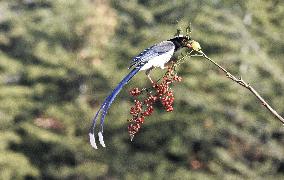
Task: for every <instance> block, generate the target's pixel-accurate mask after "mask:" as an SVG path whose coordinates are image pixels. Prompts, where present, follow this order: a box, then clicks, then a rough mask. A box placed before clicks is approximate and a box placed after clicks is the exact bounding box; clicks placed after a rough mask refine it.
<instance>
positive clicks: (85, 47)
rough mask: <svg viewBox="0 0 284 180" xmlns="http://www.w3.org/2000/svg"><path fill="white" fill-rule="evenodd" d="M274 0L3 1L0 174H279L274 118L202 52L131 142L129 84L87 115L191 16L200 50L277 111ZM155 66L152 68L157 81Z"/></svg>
mask: <svg viewBox="0 0 284 180" xmlns="http://www.w3.org/2000/svg"><path fill="white" fill-rule="evenodd" d="M283 17H284V6H283V2H281V1H280V0H270V1H266V0H257V1H252V0H251V1H244V0H241V1H233V0H226V1H225V0H215V1H209V0H192V1H185V0H176V1H161V0H155V1H154V0H133V1H126V0H122V1H116V0H112V1H103V0H95V1H94V0H82V1H76V0H69V1H65V0H46V1H43V0H13V1H10V0H2V1H1V2H0V124H1V126H0V167H1V168H0V179H5V180H6V179H96V178H100V179H259V178H260V179H262V178H263V179H283V178H284V130H283V126H281V124H280V123H279V122H278V121H277V120H275V119H274V117H273V116H272V115H271V114H269V112H268V111H266V109H265V108H263V107H262V106H261V105H260V103H259V102H258V101H257V100H256V99H255V97H253V96H252V95H251V94H250V93H249V92H248V91H247V90H245V89H243V88H242V87H240V86H238V85H237V84H235V83H233V82H231V81H229V80H228V79H226V78H224V76H223V74H222V73H221V72H219V71H218V70H217V69H216V68H215V67H214V66H212V65H210V64H208V63H207V62H206V61H205V60H203V59H201V58H197V57H196V58H191V59H190V60H188V62H187V63H184V64H182V66H180V67H179V70H178V72H179V74H180V75H181V76H182V77H183V81H182V83H180V84H177V85H176V86H175V87H174V91H175V98H176V101H175V105H174V108H175V110H174V112H172V113H165V112H164V110H163V109H158V110H157V111H156V112H155V113H154V116H152V117H151V118H149V119H147V121H146V122H145V124H143V128H142V130H141V131H140V133H139V134H138V135H137V136H136V137H135V139H134V141H133V142H130V140H129V137H128V133H127V122H126V120H127V118H129V117H130V115H129V114H128V112H129V108H130V106H131V98H130V97H129V96H128V93H127V92H128V89H130V88H131V87H145V86H148V85H149V82H148V81H147V78H146V77H145V75H144V74H143V73H139V74H138V76H136V77H134V78H133V80H132V81H131V82H130V83H129V84H128V85H127V86H126V88H125V89H124V90H123V91H122V92H121V94H120V95H119V96H118V98H117V99H116V101H115V103H114V104H113V105H112V107H111V109H110V112H109V113H108V115H107V119H106V127H105V142H106V144H107V148H100V149H99V150H94V149H92V148H91V146H90V145H89V144H88V136H87V134H88V129H89V127H90V123H91V119H92V117H93V115H94V113H95V112H96V110H97V109H98V107H99V106H100V103H102V102H103V100H104V98H105V97H106V96H107V94H108V93H109V92H110V91H111V90H112V88H114V87H115V85H116V84H117V83H118V82H119V81H120V80H121V79H122V77H123V76H124V75H125V74H126V73H127V67H128V63H129V62H130V60H131V58H132V57H134V56H135V55H137V54H138V53H139V52H140V51H142V50H143V49H144V48H146V47H149V46H150V45H152V44H154V43H157V42H159V41H162V40H165V39H168V38H170V37H172V35H173V34H174V33H175V31H176V20H180V21H179V25H180V26H182V27H185V26H186V25H187V24H188V23H189V22H190V21H191V22H192V26H193V34H192V36H193V38H194V39H195V40H197V41H199V42H200V44H201V46H202V47H203V50H204V52H206V53H207V54H208V55H209V56H210V57H211V58H213V59H214V60H216V61H217V62H218V63H220V64H222V65H223V66H224V67H226V68H227V69H228V70H229V71H231V72H232V73H233V74H236V75H238V76H242V77H243V78H244V79H245V80H246V81H248V82H250V83H251V84H252V85H253V87H255V88H256V89H257V90H258V91H259V93H260V94H261V95H263V96H264V98H265V99H267V101H268V102H269V103H270V104H271V105H272V106H273V107H275V108H276V109H277V111H278V112H279V113H280V114H281V115H282V116H283V115H284V103H283V102H284V94H283V92H284V78H283V77H284V61H283V53H284V51H283V49H284V40H283V39H284V37H283V35H284V34H283V29H284V18H283ZM161 73H162V72H161V70H155V72H154V74H155V75H156V76H157V77H158V76H159V75H161Z"/></svg>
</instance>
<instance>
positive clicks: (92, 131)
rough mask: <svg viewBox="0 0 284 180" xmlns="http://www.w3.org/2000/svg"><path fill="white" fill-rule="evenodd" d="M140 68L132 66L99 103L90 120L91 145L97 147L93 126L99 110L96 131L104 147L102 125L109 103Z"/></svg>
mask: <svg viewBox="0 0 284 180" xmlns="http://www.w3.org/2000/svg"><path fill="white" fill-rule="evenodd" d="M139 70H140V68H134V69H133V70H132V71H131V72H130V73H129V74H128V75H127V76H125V77H124V78H123V79H122V81H121V82H120V83H119V84H118V85H117V86H116V88H115V89H114V90H113V91H112V93H111V94H110V95H109V96H108V97H107V98H106V99H105V101H104V102H103V104H102V105H101V107H100V109H99V110H98V112H97V113H96V115H95V117H94V119H93V122H92V126H91V129H90V133H89V136H90V143H91V145H92V146H93V147H94V148H95V149H97V145H96V142H95V138H94V131H95V126H96V122H97V119H98V116H99V114H100V112H102V114H101V122H100V131H99V133H98V135H99V141H100V144H101V145H102V146H103V147H105V143H104V141H103V136H102V133H103V125H104V120H105V116H106V114H107V112H108V109H109V108H110V105H111V104H112V102H113V101H114V99H115V97H116V96H117V95H118V93H119V92H120V91H121V89H122V88H123V87H124V86H125V85H126V84H127V83H128V81H129V80H130V79H131V78H132V77H133V76H134V75H135V74H136V73H137V72H138V71H139Z"/></svg>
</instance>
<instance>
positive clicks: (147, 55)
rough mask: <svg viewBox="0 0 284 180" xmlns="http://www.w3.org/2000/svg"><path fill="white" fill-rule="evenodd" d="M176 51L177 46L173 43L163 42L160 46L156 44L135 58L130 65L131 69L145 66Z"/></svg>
mask: <svg viewBox="0 0 284 180" xmlns="http://www.w3.org/2000/svg"><path fill="white" fill-rule="evenodd" d="M174 49H175V45H174V43H173V42H171V41H162V42H160V43H158V44H155V45H153V46H151V47H149V48H147V49H145V50H144V51H142V52H141V53H140V54H139V55H138V56H136V57H134V58H133V59H132V61H131V63H130V67H129V69H130V68H131V67H133V66H134V67H137V66H143V65H144V64H145V63H147V62H148V61H149V60H151V59H153V58H155V57H157V56H159V55H162V54H164V53H167V52H170V51H171V50H174Z"/></svg>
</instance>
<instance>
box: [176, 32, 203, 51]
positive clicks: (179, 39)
mask: <svg viewBox="0 0 284 180" xmlns="http://www.w3.org/2000/svg"><path fill="white" fill-rule="evenodd" d="M170 41H172V42H173V43H174V44H175V50H178V49H180V48H183V47H187V48H190V49H193V50H195V51H197V52H199V51H201V46H200V44H199V43H198V42H197V41H195V40H192V39H191V38H190V37H189V36H188V35H186V36H184V35H178V36H175V37H174V38H172V39H170Z"/></svg>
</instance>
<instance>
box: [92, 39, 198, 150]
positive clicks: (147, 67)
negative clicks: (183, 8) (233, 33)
mask: <svg viewBox="0 0 284 180" xmlns="http://www.w3.org/2000/svg"><path fill="white" fill-rule="evenodd" d="M183 47H188V48H192V49H193V50H196V51H199V50H201V48H200V45H199V43H198V42H196V41H194V40H192V39H191V38H190V37H189V36H188V35H181V34H179V35H177V36H174V37H173V38H171V39H168V40H165V41H162V42H160V43H157V44H154V45H152V46H150V47H149V48H146V49H145V50H143V51H142V52H141V53H140V54H138V55H137V56H135V57H134V58H133V59H132V61H131V62H130V66H129V68H128V69H132V70H131V71H130V72H129V74H128V75H126V76H125V77H124V78H123V79H122V80H121V82H120V83H119V84H118V85H117V86H116V87H115V88H114V90H113V91H112V92H111V93H110V95H109V96H108V97H106V99H105V100H104V102H103V103H102V105H101V106H100V108H99V110H98V111H97V113H96V115H95V116H94V118H93V120H92V125H91V128H90V132H89V140H90V144H91V146H92V147H93V148H95V149H97V148H98V147H97V144H96V141H95V125H96V122H97V119H98V117H99V115H100V114H101V118H100V119H101V120H100V130H99V132H98V138H99V142H100V144H101V145H102V146H103V147H106V146H105V143H104V140H103V126H104V120H105V116H106V114H107V112H108V110H109V108H110V106H111V104H112V102H113V101H114V99H115V98H116V96H117V95H118V93H119V92H120V91H121V89H122V88H123V87H124V86H125V85H126V84H127V83H128V82H129V81H130V80H131V78H132V77H133V76H135V75H136V74H137V73H138V72H139V71H143V70H144V71H145V74H146V75H147V77H148V78H149V80H150V81H151V82H152V83H153V80H152V79H151V77H150V71H151V70H152V69H154V68H161V69H164V68H165V67H166V64H167V63H168V62H169V61H171V59H172V57H173V55H174V53H175V52H176V51H178V50H179V49H181V48H183Z"/></svg>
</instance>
